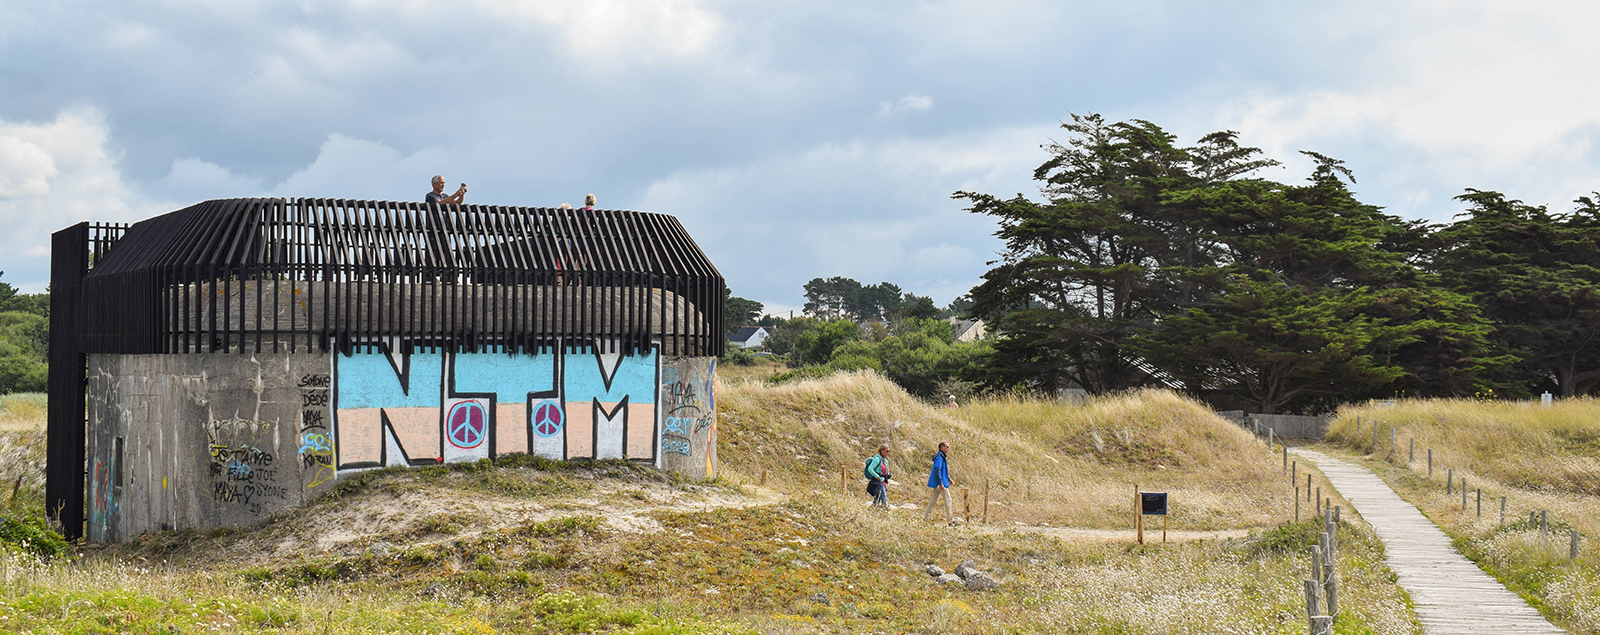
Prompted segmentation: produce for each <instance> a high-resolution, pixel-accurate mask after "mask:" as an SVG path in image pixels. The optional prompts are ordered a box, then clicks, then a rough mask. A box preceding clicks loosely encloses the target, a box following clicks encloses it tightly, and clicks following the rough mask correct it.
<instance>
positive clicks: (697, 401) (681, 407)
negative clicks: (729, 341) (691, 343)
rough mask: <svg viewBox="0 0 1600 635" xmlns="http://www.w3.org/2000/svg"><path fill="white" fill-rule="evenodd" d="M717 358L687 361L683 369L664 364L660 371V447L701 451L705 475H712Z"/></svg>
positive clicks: (680, 451) (685, 453) (678, 451)
mask: <svg viewBox="0 0 1600 635" xmlns="http://www.w3.org/2000/svg"><path fill="white" fill-rule="evenodd" d="M716 376H717V360H715V359H713V360H710V362H709V363H708V364H706V365H705V367H703V368H702V367H700V366H698V365H690V366H689V367H688V368H686V369H685V370H683V371H680V370H679V369H678V368H676V367H672V366H668V367H666V368H663V369H662V373H661V451H662V452H663V453H670V454H681V455H683V456H694V455H696V454H703V455H704V456H705V460H706V466H705V470H706V471H705V476H706V478H712V477H714V476H716V452H715V448H716V436H717V426H716V417H715V416H713V414H714V413H715V412H716V411H717V405H716V398H715V396H714V395H713V391H712V388H713V386H714V384H715V382H716Z"/></svg>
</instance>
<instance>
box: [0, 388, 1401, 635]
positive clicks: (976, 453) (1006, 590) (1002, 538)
mask: <svg viewBox="0 0 1600 635" xmlns="http://www.w3.org/2000/svg"><path fill="white" fill-rule="evenodd" d="M717 396H718V409H719V413H720V420H719V435H720V437H721V446H720V455H721V459H722V463H721V465H722V471H721V474H720V478H719V479H718V480H717V481H714V482H707V483H686V482H683V481H681V480H677V479H672V478H669V477H666V476H664V475H661V474H659V473H656V472H654V471H653V470H648V469H644V468H638V467H635V466H631V465H628V464H621V463H598V464H576V465H575V464H551V463H549V462H542V461H535V460H529V459H525V458H521V459H519V458H515V457H513V458H508V459H502V460H500V461H497V462H495V463H494V464H471V465H460V466H453V467H439V468H425V469H414V470H380V471H376V472H372V473H368V474H367V475H365V476H362V477H360V478H357V479H353V480H351V481H348V482H347V483H345V484H344V485H342V486H341V487H340V488H339V489H338V492H337V494H335V495H331V496H328V497H325V498H324V499H322V500H320V501H318V502H316V503H315V504H313V505H310V506H307V507H306V508H303V509H299V510H294V511H291V512H288V513H286V514H284V515H282V516H280V517H279V518H276V519H274V522H272V523H270V524H268V525H266V526H263V527H260V528H254V529H248V530H240V531H215V532H204V533H202V532H193V531H190V532H177V533H172V532H168V533H159V534H149V535H146V536H142V537H140V538H139V539H138V540H136V541H134V542H133V543H130V544H126V545H110V546H85V547H81V548H79V549H78V551H77V553H76V555H75V556H74V557H72V558H64V559H57V560H56V561H53V562H48V563H45V562H39V561H37V560H34V559H33V558H31V557H30V556H27V555H23V554H19V553H15V552H6V551H5V550H3V549H0V632H38V633H46V632H63V633H67V632H71V633H87V632H146V633H171V632H185V633H189V632H259V633H306V634H310V633H326V632H337V633H391V632H400V633H441V632H442V633H500V632H506V633H509V632H515V633H588V632H611V633H658V634H665V633H749V632H761V633H776V634H800V633H1057V632H1081V633H1195V634H1200V633H1282V634H1285V635H1287V634H1290V633H1302V632H1304V630H1305V626H1304V618H1303V616H1302V615H1301V613H1303V609H1301V606H1302V598H1301V587H1300V580H1301V579H1303V578H1304V577H1306V576H1307V575H1308V573H1307V571H1306V569H1307V555H1306V554H1307V553H1308V551H1309V544H1311V543H1312V542H1314V540H1315V538H1314V536H1315V533H1314V526H1313V524H1312V523H1301V524H1289V523H1283V522H1282V521H1283V519H1284V517H1286V516H1287V515H1288V513H1289V512H1288V511H1287V510H1288V507H1287V503H1288V501H1287V500H1282V499H1284V498H1286V496H1287V494H1286V493H1285V492H1287V486H1286V485H1285V484H1284V483H1283V481H1285V480H1286V479H1283V478H1282V476H1281V474H1280V473H1279V472H1278V470H1277V463H1276V461H1275V459H1274V457H1272V456H1270V455H1268V454H1267V453H1266V451H1265V450H1264V448H1262V447H1261V446H1260V445H1259V444H1258V443H1256V442H1255V441H1253V440H1252V439H1250V437H1249V436H1248V435H1244V434H1243V433H1242V432H1240V431H1239V430H1237V429H1236V428H1235V427H1233V426H1231V425H1229V424H1227V423H1226V422H1222V421H1220V420H1218V419H1215V417H1213V416H1212V415H1211V414H1210V413H1209V412H1207V411H1205V410H1204V409H1203V408H1201V407H1199V406H1197V405H1195V404H1193V403H1190V402H1187V401H1184V400H1182V399H1180V398H1178V397H1175V396H1173V395H1171V394H1168V393H1161V392H1144V393H1134V394H1129V395H1123V396H1117V397H1108V398H1105V399H1100V400H1095V401H1091V402H1088V403H1084V404H1078V405H1065V404H1058V403H1037V402H1031V401H1026V400H1011V399H1008V400H996V401H991V402H981V403H976V404H970V405H969V406H968V407H966V408H962V409H960V410H956V411H951V410H945V409H939V408H933V407H930V406H928V405H927V404H924V403H922V402H920V401H918V400H916V399H915V398H913V397H911V396H909V395H907V394H906V393H905V392H904V391H901V390H900V389H899V388H897V387H895V386H894V385H893V384H892V383H890V382H888V381H887V380H884V379H883V378H881V377H879V376H877V375H873V374H846V375H838V376H834V377H829V378H826V379H822V380H813V381H803V382H798V383H794V384H787V385H781V386H769V385H766V384H764V383H737V384H724V385H722V386H721V387H719V390H718V393H717ZM36 425H38V426H42V421H40V422H37V423H36ZM24 434H32V433H31V432H26V431H19V432H17V435H18V436H12V437H0V442H5V443H10V442H11V441H14V440H17V439H22V438H23V436H21V435H24ZM28 438H32V437H28ZM880 439H883V440H887V441H888V442H890V443H892V444H894V447H895V448H896V449H897V451H898V452H899V453H898V454H897V455H896V460H897V462H898V467H897V470H898V471H899V472H900V474H902V475H903V476H904V478H905V480H906V481H909V483H908V484H907V486H905V487H901V488H900V489H898V490H897V491H896V492H895V494H894V495H895V497H896V500H895V502H901V501H904V500H907V499H909V498H911V495H912V494H916V495H918V498H920V494H921V492H922V491H924V490H923V488H921V487H920V481H921V480H922V479H923V478H925V474H926V469H927V461H928V459H927V456H926V454H928V453H930V452H931V451H932V447H933V445H934V444H935V443H937V442H938V441H939V440H941V439H948V440H950V441H951V442H952V443H953V444H955V446H956V452H955V455H954V457H953V463H954V466H955V470H956V478H957V480H958V482H962V483H967V484H971V483H975V482H981V481H980V479H982V478H989V479H991V483H992V493H993V494H994V495H995V499H996V501H997V502H998V503H1001V504H999V505H996V508H995V510H994V516H995V517H996V518H995V519H994V520H995V521H996V522H995V524H993V525H992V526H990V527H981V526H960V527H948V526H944V525H943V524H931V523H930V524H924V523H922V522H920V516H921V512H920V510H915V511H913V510H908V509H895V510H891V511H889V512H881V511H878V510H872V509H869V508H867V507H866V506H865V503H866V497H865V495H864V494H863V493H861V492H859V491H858V490H859V481H858V479H856V476H857V474H858V472H859V469H860V463H859V460H860V458H861V457H862V456H864V455H865V453H866V452H868V451H870V450H871V449H872V448H875V447H876V445H877V443H879V442H880ZM42 451H43V448H42V445H41V446H34V445H27V444H26V443H24V445H22V446H17V447H12V446H5V447H0V452H15V453H16V454H17V455H19V456H24V457H30V458H27V459H26V460H23V461H20V462H14V463H10V464H7V465H6V466H0V469H3V471H0V478H6V477H7V475H9V474H12V473H13V472H12V471H11V470H24V471H27V470H38V469H39V466H38V464H37V463H35V462H32V461H34V460H35V458H36V456H37V454H40V453H42ZM797 457H798V458H797ZM840 466H844V467H845V468H846V469H847V470H848V473H847V474H848V477H849V481H850V486H851V487H850V491H849V492H840V491H838V489H839V488H838V473H839V472H838V470H839V467H840ZM763 470H764V471H766V472H767V473H768V487H766V488H762V487H757V486H755V485H754V483H755V482H756V481H758V480H759V478H760V474H761V472H762V471H763ZM30 478H31V477H30ZM1134 482H1139V483H1142V484H1145V485H1146V489H1156V488H1165V489H1167V490H1168V491H1170V492H1172V493H1173V495H1174V501H1175V502H1174V510H1175V511H1178V513H1179V517H1178V518H1175V520H1176V521H1177V522H1176V523H1175V524H1174V526H1175V528H1176V527H1185V528H1208V527H1233V528H1241V529H1249V530H1251V531H1250V533H1249V536H1248V537H1241V538H1236V539H1228V540H1207V541H1193V542H1182V543H1172V544H1167V545H1162V544H1149V545H1145V546H1142V547H1139V546H1134V545H1130V544H1128V543H1127V542H1126V541H1107V540H1103V539H1095V540H1074V539H1071V538H1070V537H1063V536H1061V535H1053V534H1049V533H1048V532H1046V531H1042V529H1052V530H1053V529H1059V528H1060V526H1061V525H1071V526H1073V527H1081V528H1112V527H1119V526H1126V523H1127V513H1126V510H1127V507H1128V505H1129V503H1130V502H1131V500H1130V499H1131V493H1132V492H1131V488H1132V483H1134ZM1102 489H1104V490H1105V492H1101V490H1102ZM1280 490H1281V491H1280ZM30 500H31V499H30ZM919 502H920V500H919ZM24 503H25V504H26V501H25V502H24ZM34 504H36V503H34ZM33 511H37V510H36V509H34V510H33ZM1044 523H1049V524H1050V525H1052V527H1048V528H1041V527H1040V525H1042V524H1044ZM1340 533H1341V540H1342V542H1343V543H1344V544H1345V545H1346V548H1345V549H1344V550H1343V552H1342V557H1343V558H1344V561H1343V562H1342V563H1341V571H1342V573H1344V575H1345V585H1346V586H1345V587H1344V589H1342V591H1343V593H1344V603H1345V606H1346V612H1345V616H1346V619H1344V620H1343V621H1342V622H1341V631H1340V632H1341V633H1383V634H1409V633H1416V632H1418V631H1417V629H1416V626H1415V624H1414V621H1413V619H1412V616H1411V613H1410V611H1409V609H1408V608H1407V605H1406V601H1405V598H1404V596H1403V595H1402V594H1401V593H1399V591H1398V590H1397V589H1396V588H1395V587H1394V585H1393V583H1392V576H1390V574H1389V572H1388V571H1387V570H1386V569H1384V568H1383V567H1381V566H1380V565H1378V564H1377V563H1378V562H1380V560H1381V548H1380V547H1379V545H1378V543H1377V541H1376V540H1375V539H1373V538H1372V535H1371V533H1370V532H1369V531H1367V530H1366V529H1365V527H1364V526H1363V525H1361V524H1360V523H1359V522H1347V523H1345V524H1344V525H1343V526H1341V528H1340ZM963 560H973V561H974V562H975V563H976V564H977V565H978V566H979V567H980V568H982V569H984V570H986V571H990V572H992V574H993V575H994V576H995V577H996V578H998V579H1000V580H1001V581H1002V582H1003V584H1002V587H1001V589H1000V590H998V591H994V592H969V591H966V590H965V589H961V588H950V587H940V586H936V585H935V584H934V583H932V582H931V580H930V579H929V577H928V576H927V575H926V574H925V573H924V571H923V568H924V565H925V564H926V563H930V562H932V563H937V564H939V565H941V566H943V567H944V568H945V569H951V568H953V567H954V565H956V564H957V563H959V562H961V561H963Z"/></svg>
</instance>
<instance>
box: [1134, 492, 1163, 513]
mask: <svg viewBox="0 0 1600 635" xmlns="http://www.w3.org/2000/svg"><path fill="white" fill-rule="evenodd" d="M1139 511H1140V512H1141V513H1143V514H1144V515H1146V516H1165V515H1167V493H1166V492H1140V493H1139Z"/></svg>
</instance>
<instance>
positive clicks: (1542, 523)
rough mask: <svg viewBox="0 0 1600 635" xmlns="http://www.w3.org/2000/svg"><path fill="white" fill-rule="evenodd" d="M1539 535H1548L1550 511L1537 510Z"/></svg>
mask: <svg viewBox="0 0 1600 635" xmlns="http://www.w3.org/2000/svg"><path fill="white" fill-rule="evenodd" d="M1539 533H1541V534H1544V535H1546V536H1548V535H1550V510H1548V509H1541V510H1539Z"/></svg>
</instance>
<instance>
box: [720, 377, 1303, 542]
mask: <svg viewBox="0 0 1600 635" xmlns="http://www.w3.org/2000/svg"><path fill="white" fill-rule="evenodd" d="M718 405H719V408H720V411H721V418H720V419H719V423H718V433H719V434H720V435H721V439H722V446H721V447H722V448H723V449H722V451H721V456H722V459H723V460H722V465H723V466H724V469H725V470H726V471H727V472H729V473H731V474H733V475H736V476H737V477H738V478H739V479H741V480H743V481H744V482H752V481H753V479H757V478H759V475H760V473H761V472H762V471H763V470H766V471H767V472H768V475H769V476H768V478H769V479H770V481H769V482H770V483H771V484H772V485H773V486H774V487H776V488H778V489H781V490H784V491H787V492H791V493H799V492H809V491H814V490H819V489H822V490H827V489H833V490H837V489H838V479H839V470H840V468H841V467H842V468H844V469H845V470H846V471H847V473H848V475H849V480H850V484H851V485H850V487H851V490H852V491H855V490H856V489H860V488H859V487H857V485H858V483H857V481H858V480H859V479H857V478H856V477H857V476H858V475H859V472H860V466H861V462H862V461H864V460H865V458H866V457H867V456H868V455H870V453H872V452H873V451H874V449H875V448H876V447H877V446H878V444H879V443H887V444H889V445H890V446H891V448H892V449H893V451H894V455H893V456H892V457H891V462H892V464H893V465H894V466H895V469H896V472H898V475H899V477H900V480H901V483H900V484H899V485H898V486H896V487H895V488H892V490H891V496H896V495H898V497H899V498H900V499H901V500H907V499H915V501H916V502H922V501H923V500H925V499H924V497H925V496H926V494H925V492H926V489H925V488H924V487H923V485H924V484H925V483H926V481H927V474H928V467H929V465H930V463H931V456H932V455H933V453H934V451H935V449H936V448H937V446H938V444H939V442H940V441H948V442H950V443H951V445H952V452H951V470H952V477H953V479H954V481H955V484H956V485H957V486H958V487H960V486H966V487H969V488H972V490H973V492H974V495H978V494H979V493H981V490H982V487H983V484H984V481H985V480H988V481H989V483H990V495H991V499H992V500H994V501H996V503H993V504H992V506H991V507H992V509H991V512H992V516H993V519H994V520H1004V521H1007V522H1023V523H1027V524H1038V523H1051V524H1061V525H1071V526H1074V527H1094V528H1126V527H1128V526H1129V523H1130V522H1131V518H1130V516H1129V506H1130V504H1131V500H1132V493H1133V487H1134V485H1136V484H1137V485H1140V486H1142V488H1143V489H1144V490H1146V491H1163V490H1164V491H1167V492H1169V494H1170V496H1171V498H1170V500H1171V501H1172V503H1171V506H1172V511H1173V515H1172V517H1171V522H1172V526H1173V527H1174V528H1179V529H1225V528H1240V527H1258V526H1263V525H1269V524H1272V523H1275V522H1278V521H1281V520H1284V519H1287V518H1289V517H1290V516H1291V515H1292V514H1293V507H1292V506H1293V499H1292V498H1291V496H1292V490H1291V489H1290V486H1289V484H1288V480H1287V479H1283V478H1280V472H1279V469H1278V465H1277V464H1276V463H1274V462H1273V461H1272V459H1271V457H1269V456H1267V455H1266V450H1265V448H1264V447H1263V446H1262V444H1261V443H1260V442H1258V441H1256V440H1255V439H1253V438H1252V437H1251V436H1250V434H1249V433H1247V432H1245V431H1243V430H1242V429H1240V428H1238V427H1237V426H1233V425H1230V424H1229V423H1227V422H1226V421H1225V420H1223V419H1221V418H1218V417H1216V416H1215V415H1214V414H1212V413H1211V411H1209V410H1207V409H1206V408H1204V407H1203V406H1201V405H1199V404H1197V403H1195V402H1192V401H1188V400H1185V399H1182V398H1180V397H1178V396H1176V395H1174V394H1172V393H1170V392H1166V391H1155V390H1147V391H1140V392H1134V393H1127V394H1121V395H1115V396H1110V397H1104V398H1098V399H1093V400H1090V401H1088V402H1086V403H1083V404H1077V405H1068V404H1061V403H1055V402H1049V401H1038V400H1027V399H1020V398H1000V399H990V400H979V401H976V402H973V403H969V404H967V405H965V406H964V407H961V408H957V409H946V408H939V407H934V406H930V405H928V404H926V403H924V402H922V401H919V400H916V399H914V398H911V397H910V396H908V395H907V394H906V393H905V392H904V391H902V390H900V388H899V387H897V386H895V385H894V384H893V383H892V382H890V381H888V380H886V379H883V378H882V377H881V376H879V375H876V374H873V373H870V372H862V373H839V374H835V375H832V376H829V377H826V378H823V379H818V380H808V381H802V382H795V383H789V384H782V385H777V386H770V385H764V384H744V385H740V386H738V388H737V389H736V390H732V391H727V392H724V393H722V394H721V396H720V397H719V399H718ZM830 483H831V486H830Z"/></svg>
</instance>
